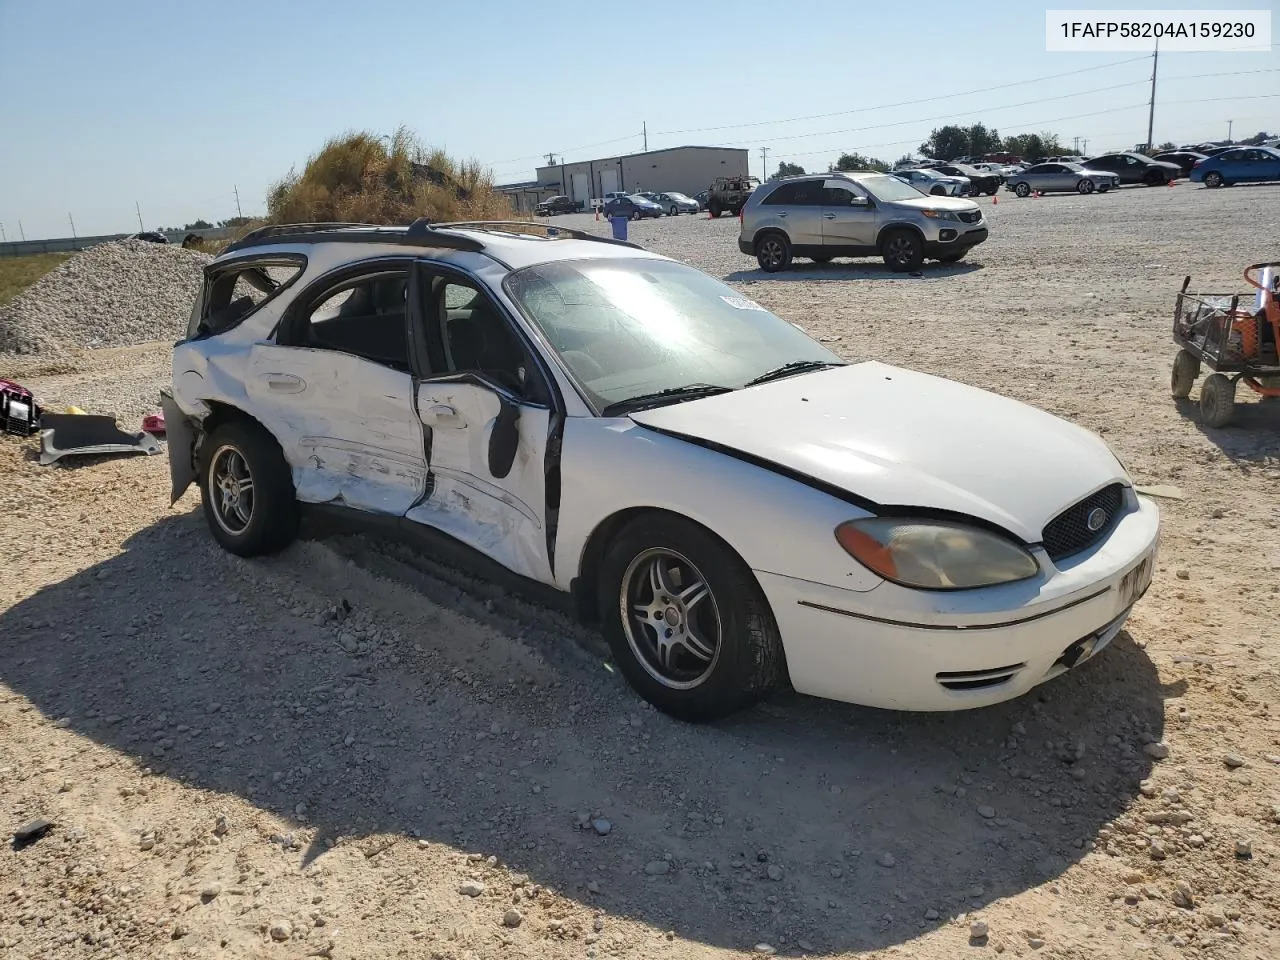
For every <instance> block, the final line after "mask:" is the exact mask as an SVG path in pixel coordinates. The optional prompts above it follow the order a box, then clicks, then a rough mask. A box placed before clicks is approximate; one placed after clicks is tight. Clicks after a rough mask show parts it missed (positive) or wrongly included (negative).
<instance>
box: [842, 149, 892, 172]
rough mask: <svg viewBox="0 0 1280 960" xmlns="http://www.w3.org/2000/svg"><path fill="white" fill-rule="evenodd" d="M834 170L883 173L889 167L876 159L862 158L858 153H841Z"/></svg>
mask: <svg viewBox="0 0 1280 960" xmlns="http://www.w3.org/2000/svg"><path fill="white" fill-rule="evenodd" d="M833 169H835V170H878V171H880V172H881V173H884V172H885V171H886V170H888V169H889V165H888V164H887V163H885V162H884V161H883V160H879V159H877V158H876V157H864V156H863V155H862V154H860V153H842V154H840V159H839V160H837V161H836V165H835V167H834V168H833Z"/></svg>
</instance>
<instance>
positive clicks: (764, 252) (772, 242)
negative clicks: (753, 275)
mask: <svg viewBox="0 0 1280 960" xmlns="http://www.w3.org/2000/svg"><path fill="white" fill-rule="evenodd" d="M756 263H758V264H760V269H761V270H763V271H765V273H777V272H778V271H779V270H785V269H786V268H787V267H789V266H791V242H790V241H789V240H787V238H786V237H784V236H783V235H782V234H780V233H766V234H765V235H764V236H763V237H761V238H760V239H759V240H757V241H756Z"/></svg>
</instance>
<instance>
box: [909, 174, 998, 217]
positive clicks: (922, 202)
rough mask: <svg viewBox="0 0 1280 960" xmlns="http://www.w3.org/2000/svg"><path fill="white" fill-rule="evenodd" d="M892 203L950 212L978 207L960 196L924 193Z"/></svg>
mask: <svg viewBox="0 0 1280 960" xmlns="http://www.w3.org/2000/svg"><path fill="white" fill-rule="evenodd" d="M950 179H954V178H950ZM893 203H894V204H896V205H897V206H901V207H912V208H914V209H916V210H949V211H951V212H952V213H960V212H961V211H963V210H977V209H978V205H977V204H976V203H974V202H973V201H972V200H964V199H962V198H960V197H934V196H927V195H925V194H921V195H920V196H919V197H911V198H910V199H908V200H894V201H893Z"/></svg>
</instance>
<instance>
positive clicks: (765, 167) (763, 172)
mask: <svg viewBox="0 0 1280 960" xmlns="http://www.w3.org/2000/svg"><path fill="white" fill-rule="evenodd" d="M760 179H761V180H768V179H769V148H768V147H761V148H760Z"/></svg>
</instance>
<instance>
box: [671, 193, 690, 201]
mask: <svg viewBox="0 0 1280 960" xmlns="http://www.w3.org/2000/svg"><path fill="white" fill-rule="evenodd" d="M667 196H668V197H669V198H670V199H672V200H688V201H689V202H690V203H692V202H693V198H692V197H686V196H685V195H684V194H683V193H668V194H667Z"/></svg>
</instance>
